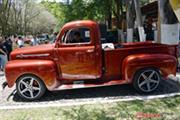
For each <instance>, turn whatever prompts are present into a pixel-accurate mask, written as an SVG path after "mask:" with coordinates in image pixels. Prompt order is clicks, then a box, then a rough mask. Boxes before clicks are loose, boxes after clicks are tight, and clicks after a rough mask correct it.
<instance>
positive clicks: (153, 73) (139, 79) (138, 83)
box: [133, 68, 161, 93]
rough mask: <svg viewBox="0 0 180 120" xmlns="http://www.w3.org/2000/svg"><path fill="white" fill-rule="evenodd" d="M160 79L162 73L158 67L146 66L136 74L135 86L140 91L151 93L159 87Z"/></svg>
mask: <svg viewBox="0 0 180 120" xmlns="http://www.w3.org/2000/svg"><path fill="white" fill-rule="evenodd" d="M160 81H161V75H160V73H159V71H158V70H157V69H154V68H145V69H141V70H139V71H138V72H137V73H136V74H135V76H134V80H133V86H134V88H135V89H136V90H138V91H139V92H143V93H150V92H153V91H155V90H156V89H157V88H158V86H159V84H160Z"/></svg>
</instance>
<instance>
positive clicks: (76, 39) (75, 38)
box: [71, 32, 83, 43]
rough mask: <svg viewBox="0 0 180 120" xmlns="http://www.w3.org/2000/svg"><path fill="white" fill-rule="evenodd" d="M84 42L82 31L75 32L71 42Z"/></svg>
mask: <svg viewBox="0 0 180 120" xmlns="http://www.w3.org/2000/svg"><path fill="white" fill-rule="evenodd" d="M82 42H83V39H82V38H81V33H80V32H75V33H74V36H73V40H72V41H71V43H82Z"/></svg>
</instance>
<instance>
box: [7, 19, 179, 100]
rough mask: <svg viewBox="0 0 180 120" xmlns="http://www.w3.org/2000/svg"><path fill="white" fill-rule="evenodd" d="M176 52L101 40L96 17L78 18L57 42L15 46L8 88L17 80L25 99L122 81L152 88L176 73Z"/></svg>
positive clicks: (156, 46)
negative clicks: (93, 19)
mask: <svg viewBox="0 0 180 120" xmlns="http://www.w3.org/2000/svg"><path fill="white" fill-rule="evenodd" d="M176 56H177V48H176V46H175V45H164V44H157V43H151V42H137V43H123V44H121V43H119V44H113V43H106V44H101V41H100V30H99V26H98V24H97V23H96V22H93V21H90V20H86V21H74V22H70V23H67V24H66V25H64V26H63V28H62V29H61V31H60V33H59V35H58V37H57V40H56V41H55V43H54V44H48V45H39V46H34V47H24V48H20V49H16V50H14V51H13V52H12V53H11V56H10V58H11V60H10V61H9V62H8V64H7V65H6V70H5V71H6V72H5V75H6V79H7V84H8V87H12V86H14V85H15V83H16V89H17V93H18V94H19V96H20V97H22V98H24V99H26V100H35V99H39V98H40V97H42V96H43V94H44V93H45V91H46V90H50V91H52V90H64V89H74V88H87V87H99V86H108V85H120V84H132V85H133V86H134V88H135V89H136V90H138V91H139V92H143V93H150V92H153V91H154V90H155V89H157V88H158V86H159V84H160V82H161V80H162V79H163V80H165V79H167V78H168V76H169V75H176V67H177V58H176Z"/></svg>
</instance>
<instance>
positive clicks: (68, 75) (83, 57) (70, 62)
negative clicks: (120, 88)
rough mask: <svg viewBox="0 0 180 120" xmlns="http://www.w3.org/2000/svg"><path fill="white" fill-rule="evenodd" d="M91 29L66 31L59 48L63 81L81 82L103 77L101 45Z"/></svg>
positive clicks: (81, 28)
mask: <svg viewBox="0 0 180 120" xmlns="http://www.w3.org/2000/svg"><path fill="white" fill-rule="evenodd" d="M94 36H95V33H93V32H92V30H91V29H89V28H84V27H78V28H77V27H76V28H71V29H69V30H66V31H64V33H63V36H62V38H61V41H60V45H59V46H58V57H59V68H60V73H61V77H62V79H65V80H80V79H83V80H85V79H97V78H99V77H101V72H102V71H101V67H102V66H101V54H100V52H99V49H100V48H99V47H98V46H100V45H98V46H96V45H95V42H94V39H95V37H94Z"/></svg>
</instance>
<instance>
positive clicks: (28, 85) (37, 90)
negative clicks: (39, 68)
mask: <svg viewBox="0 0 180 120" xmlns="http://www.w3.org/2000/svg"><path fill="white" fill-rule="evenodd" d="M16 89H17V93H18V95H19V96H20V97H21V98H23V99H25V100H36V99H39V98H40V97H42V96H43V95H44V93H45V91H46V87H45V85H44V83H43V82H42V80H41V79H39V78H38V77H36V76H34V75H23V76H21V77H20V78H19V79H18V80H17V83H16Z"/></svg>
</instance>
